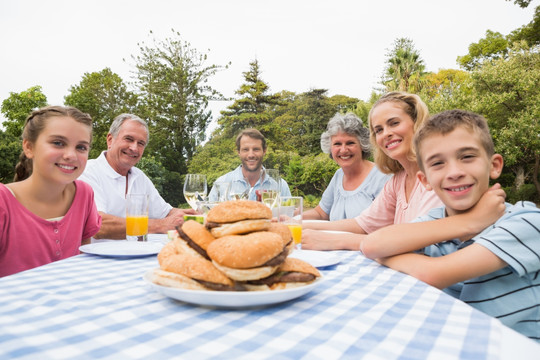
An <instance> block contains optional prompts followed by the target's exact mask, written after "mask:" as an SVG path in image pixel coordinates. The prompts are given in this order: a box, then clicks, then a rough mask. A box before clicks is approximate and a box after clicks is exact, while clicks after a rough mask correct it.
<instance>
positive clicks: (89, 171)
mask: <svg viewBox="0 0 540 360" xmlns="http://www.w3.org/2000/svg"><path fill="white" fill-rule="evenodd" d="M148 137H149V134H148V125H147V123H146V122H145V121H144V120H142V119H141V118H140V117H138V116H136V115H133V114H121V115H118V116H117V117H116V118H115V119H114V120H113V123H112V124H111V127H110V129H109V133H108V134H107V151H103V152H102V153H101V155H99V157H98V158H97V159H93V160H88V163H87V165H86V169H85V170H84V172H83V174H82V175H81V176H80V177H79V180H83V181H84V182H86V183H88V184H90V186H92V188H93V189H94V199H95V202H96V206H97V210H98V212H99V213H100V215H101V217H102V219H103V220H102V224H101V229H100V230H99V232H98V233H97V234H96V235H95V236H94V238H93V239H92V242H96V239H100V240H101V239H106V240H123V239H125V238H126V219H125V218H126V195H127V194H147V195H149V199H150V201H149V203H150V206H149V210H148V232H149V233H156V234H164V233H167V231H168V230H173V229H175V228H176V227H177V226H179V225H181V224H182V223H183V222H184V214H194V213H195V212H194V211H193V210H191V209H190V210H181V209H177V208H173V207H172V206H171V205H169V204H168V203H167V202H166V201H165V200H164V199H163V198H162V197H161V195H160V194H159V192H158V191H157V189H156V188H155V186H154V184H153V183H152V181H151V180H150V178H148V176H146V174H144V172H142V171H141V170H140V169H138V168H136V167H135V165H136V164H137V163H138V162H139V160H141V158H142V155H143V152H144V149H145V148H146V145H147V144H148Z"/></svg>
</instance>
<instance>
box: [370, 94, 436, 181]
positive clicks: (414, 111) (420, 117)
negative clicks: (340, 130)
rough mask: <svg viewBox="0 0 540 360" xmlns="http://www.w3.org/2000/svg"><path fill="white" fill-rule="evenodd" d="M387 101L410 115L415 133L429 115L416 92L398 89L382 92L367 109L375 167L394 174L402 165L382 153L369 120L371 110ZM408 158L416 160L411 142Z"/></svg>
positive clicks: (401, 168)
mask: <svg viewBox="0 0 540 360" xmlns="http://www.w3.org/2000/svg"><path fill="white" fill-rule="evenodd" d="M387 102H393V103H395V104H396V105H398V106H399V107H401V109H402V110H403V111H404V112H405V113H406V114H407V115H409V116H410V117H411V119H412V120H413V122H414V133H416V130H418V128H419V127H420V126H421V125H422V124H423V123H424V121H425V120H426V119H427V118H428V117H429V110H428V107H427V105H426V104H425V103H424V102H423V101H422V99H420V97H419V96H418V95H416V94H409V93H406V92H400V91H392V92H389V93H386V94H384V95H383V96H382V97H381V98H380V99H379V100H377V102H375V104H373V106H372V107H371V110H370V111H369V115H368V121H369V130H370V136H369V138H370V140H371V143H372V145H373V149H374V152H373V159H374V161H375V164H377V167H378V168H379V170H381V171H382V172H383V173H385V174H395V173H397V172H399V171H401V170H403V166H401V164H400V163H399V161H397V160H394V159H392V158H390V157H389V156H388V155H386V154H385V153H384V151H382V150H381V149H380V148H379V147H378V146H377V141H376V140H375V131H374V130H373V125H372V122H371V116H372V114H373V110H374V109H375V108H376V107H377V106H379V105H381V104H384V103H387ZM408 159H409V160H410V161H414V162H416V154H415V152H414V147H413V146H412V143H411V148H410V149H409V155H408Z"/></svg>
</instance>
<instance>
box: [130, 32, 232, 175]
mask: <svg viewBox="0 0 540 360" xmlns="http://www.w3.org/2000/svg"><path fill="white" fill-rule="evenodd" d="M139 50H140V54H139V55H137V56H133V57H132V59H133V60H134V61H135V67H136V68H137V73H136V85H137V88H138V89H139V91H140V97H141V108H140V109H141V110H140V112H141V115H143V116H144V117H146V118H148V119H150V122H151V135H150V136H151V140H150V143H149V145H148V151H149V152H150V153H151V154H152V155H154V156H155V157H156V158H157V159H159V161H160V162H161V163H162V164H163V166H164V167H165V168H166V169H168V170H169V171H173V172H178V173H185V172H186V170H187V162H188V161H189V160H191V158H192V157H193V155H194V153H195V150H196V149H197V147H198V146H199V145H200V144H201V142H202V141H203V140H204V138H205V135H204V134H205V130H206V128H207V126H208V124H209V123H210V121H211V118H210V117H211V112H210V111H209V110H207V108H208V101H209V100H210V99H224V98H223V96H222V95H221V94H220V93H219V92H218V91H216V90H214V89H213V88H212V87H211V86H210V85H208V79H209V78H210V77H211V76H213V75H214V74H216V72H218V71H220V70H222V69H224V68H226V67H223V66H218V65H206V60H207V55H206V54H202V53H199V52H198V51H197V50H196V49H194V48H192V47H191V45H190V44H189V43H187V42H184V41H182V40H181V38H180V34H179V33H178V32H174V30H173V37H171V38H167V39H165V40H163V41H158V40H157V39H155V38H154V39H153V46H152V47H150V46H147V45H146V44H144V43H142V44H140V45H139Z"/></svg>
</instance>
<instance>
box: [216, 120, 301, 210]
mask: <svg viewBox="0 0 540 360" xmlns="http://www.w3.org/2000/svg"><path fill="white" fill-rule="evenodd" d="M236 150H237V152H238V156H239V157H240V161H241V162H242V164H241V165H239V166H238V167H237V168H236V169H234V170H233V171H231V172H229V173H227V174H225V175H223V176H220V177H219V178H218V179H217V180H216V181H215V182H214V184H215V183H218V182H228V183H230V192H231V193H233V194H242V193H244V194H245V195H244V196H243V198H247V199H249V200H257V195H256V191H257V190H259V189H263V188H264V187H265V184H266V183H267V182H270V181H273V180H272V179H271V178H270V177H268V176H266V175H265V168H264V166H263V165H262V162H263V158H264V155H265V154H266V139H265V138H264V136H263V134H261V132H260V131H259V130H257V129H245V130H242V131H241V132H240V134H238V136H237V137H236ZM280 188H281V196H291V190H289V185H288V184H287V182H286V181H285V180H283V179H281V185H280ZM239 197H240V195H239ZM209 200H210V201H217V200H218V198H217V191H216V187H215V186H213V187H212V190H211V191H210V194H209Z"/></svg>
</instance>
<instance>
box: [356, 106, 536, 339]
mask: <svg viewBox="0 0 540 360" xmlns="http://www.w3.org/2000/svg"><path fill="white" fill-rule="evenodd" d="M414 144H415V149H416V156H417V159H418V164H419V166H420V171H419V172H418V174H417V176H418V178H419V179H420V181H421V182H422V183H423V184H424V186H425V187H426V189H428V190H433V191H435V193H436V194H437V195H438V196H439V198H440V199H441V200H442V202H443V203H444V204H445V206H444V207H442V208H436V209H433V210H431V211H430V212H429V213H428V214H427V215H426V216H422V217H420V218H418V219H417V220H416V221H415V222H413V223H409V224H398V225H393V226H388V227H386V228H383V229H380V230H378V231H376V232H374V233H372V234H370V235H368V236H367V238H366V239H364V241H363V243H362V251H363V253H364V255H365V256H367V257H369V258H372V259H376V260H377V261H378V262H379V263H381V264H383V265H386V266H388V267H390V268H393V269H395V270H398V271H401V272H404V273H407V274H409V275H412V276H414V277H416V278H418V279H420V280H422V281H424V282H426V283H428V284H430V285H432V286H435V287H437V288H440V289H444V291H445V292H447V293H449V294H451V295H453V296H455V297H457V298H459V299H461V300H463V301H464V302H466V303H468V304H470V305H471V306H473V307H475V308H477V309H479V310H481V311H483V312H485V313H487V314H488V315H491V316H493V317H496V318H498V319H499V320H500V321H501V322H502V323H503V324H505V325H507V326H509V327H511V328H513V329H514V330H516V331H518V332H520V333H522V334H523V335H525V336H528V337H529V338H531V339H534V340H536V341H540V302H539V299H540V209H538V208H537V207H536V205H535V204H533V203H532V202H526V201H521V202H518V203H516V204H515V205H511V204H509V203H506V202H505V197H506V194H505V193H504V191H503V190H502V189H501V186H500V185H499V184H495V185H493V186H491V187H490V185H489V180H490V178H491V179H496V178H498V177H499V175H500V174H501V172H502V168H503V158H502V156H501V155H499V154H495V151H494V146H493V141H492V139H491V136H490V134H489V128H488V125H487V122H486V120H485V119H484V118H483V117H482V116H480V115H478V114H475V113H471V112H467V111H462V110H449V111H444V112H442V113H440V114H437V115H435V116H433V117H432V118H431V119H429V120H428V121H427V122H426V123H425V124H424V125H423V126H422V128H421V129H420V130H418V132H417V134H416V136H415V141H414Z"/></svg>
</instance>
